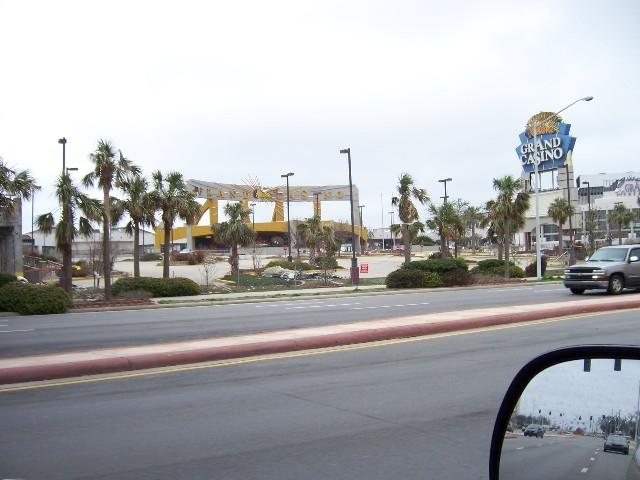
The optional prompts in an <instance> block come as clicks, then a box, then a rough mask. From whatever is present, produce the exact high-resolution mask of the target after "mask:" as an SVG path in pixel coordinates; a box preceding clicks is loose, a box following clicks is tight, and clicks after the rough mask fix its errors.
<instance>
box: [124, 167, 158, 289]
mask: <svg viewBox="0 0 640 480" xmlns="http://www.w3.org/2000/svg"><path fill="white" fill-rule="evenodd" d="M118 188H120V190H122V191H123V192H124V194H125V195H126V198H125V199H124V200H121V201H120V202H119V205H118V207H119V210H120V211H119V212H118V213H126V214H127V215H129V219H130V220H129V223H127V225H126V226H125V230H126V232H127V233H129V234H130V235H131V234H133V276H134V277H139V276H140V227H141V226H142V227H144V225H154V224H155V218H154V214H155V206H154V205H153V201H152V198H151V195H150V194H149V193H148V189H149V183H148V182H147V179H146V178H144V177H141V176H140V175H128V176H127V177H126V178H125V179H124V180H123V181H122V182H119V183H118Z"/></svg>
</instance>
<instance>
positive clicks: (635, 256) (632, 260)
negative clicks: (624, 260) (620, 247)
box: [629, 255, 638, 263]
mask: <svg viewBox="0 0 640 480" xmlns="http://www.w3.org/2000/svg"><path fill="white" fill-rule="evenodd" d="M637 261H638V256H637V255H632V256H630V257H629V263H633V262H637Z"/></svg>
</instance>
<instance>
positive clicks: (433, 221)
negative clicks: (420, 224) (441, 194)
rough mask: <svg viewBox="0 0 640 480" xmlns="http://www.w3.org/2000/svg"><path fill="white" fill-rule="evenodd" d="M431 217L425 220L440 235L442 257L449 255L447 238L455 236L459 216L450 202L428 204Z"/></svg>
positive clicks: (457, 229)
mask: <svg viewBox="0 0 640 480" xmlns="http://www.w3.org/2000/svg"><path fill="white" fill-rule="evenodd" d="M429 213H430V214H431V218H430V219H429V220H427V227H429V228H430V229H431V230H435V231H436V232H438V236H439V237H440V253H441V254H442V256H443V257H450V256H451V252H450V251H449V240H451V239H454V238H456V236H457V235H458V232H459V231H460V228H459V227H460V224H461V221H460V217H459V216H458V214H457V213H456V209H455V207H454V205H453V204H452V203H443V204H442V205H441V206H439V207H437V206H435V205H433V204H431V205H429Z"/></svg>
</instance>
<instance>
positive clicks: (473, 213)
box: [462, 206, 486, 253]
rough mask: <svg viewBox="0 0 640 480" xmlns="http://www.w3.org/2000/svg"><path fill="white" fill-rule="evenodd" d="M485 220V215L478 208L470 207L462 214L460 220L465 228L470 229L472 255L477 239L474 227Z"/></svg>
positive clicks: (476, 245)
mask: <svg viewBox="0 0 640 480" xmlns="http://www.w3.org/2000/svg"><path fill="white" fill-rule="evenodd" d="M485 218H486V215H485V213H484V212H483V211H482V209H481V208H480V207H474V206H470V207H467V208H466V209H465V211H464V213H463V214H462V219H463V221H464V223H465V225H466V227H467V228H470V229H471V248H472V249H473V253H475V252H476V250H477V249H478V239H477V238H476V227H478V226H480V225H482V222H483V221H484V219H485Z"/></svg>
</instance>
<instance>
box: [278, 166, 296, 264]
mask: <svg viewBox="0 0 640 480" xmlns="http://www.w3.org/2000/svg"><path fill="white" fill-rule="evenodd" d="M280 176H281V177H282V178H286V179H287V232H288V236H287V245H288V250H289V252H288V256H287V260H289V261H290V262H291V261H293V257H292V256H291V217H290V216H289V177H292V176H293V172H289V173H285V174H284V175H280Z"/></svg>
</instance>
